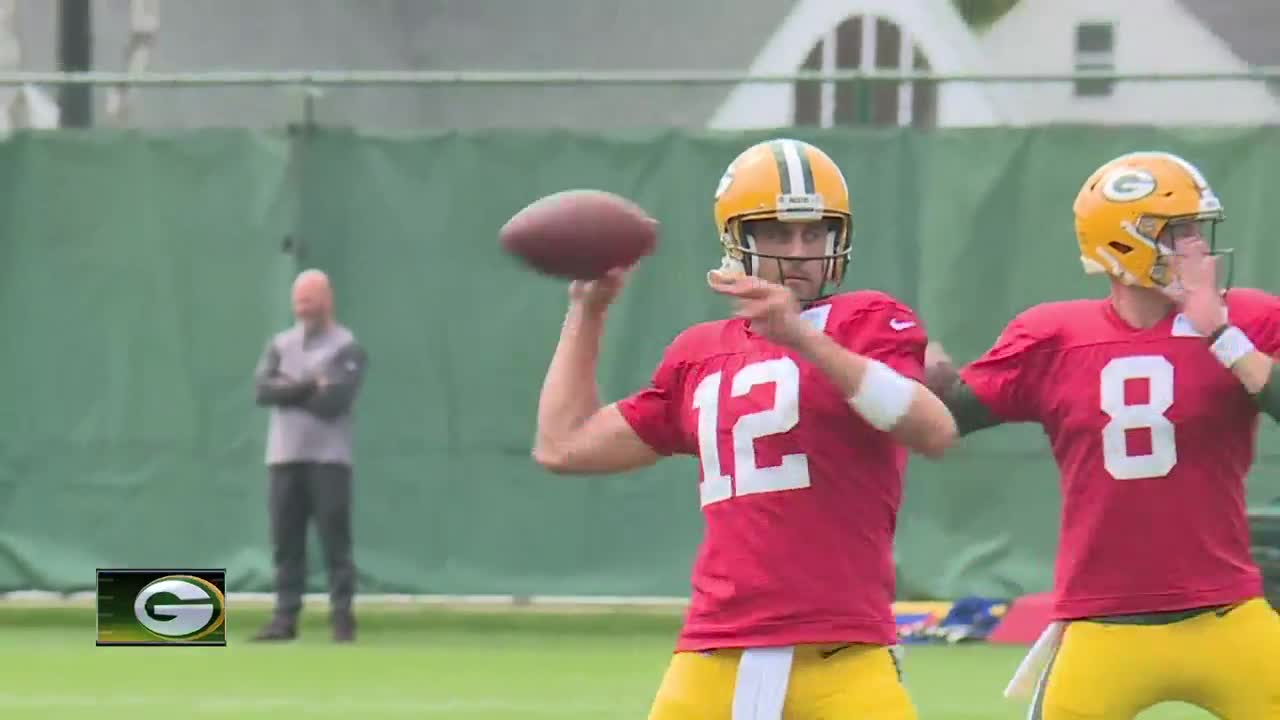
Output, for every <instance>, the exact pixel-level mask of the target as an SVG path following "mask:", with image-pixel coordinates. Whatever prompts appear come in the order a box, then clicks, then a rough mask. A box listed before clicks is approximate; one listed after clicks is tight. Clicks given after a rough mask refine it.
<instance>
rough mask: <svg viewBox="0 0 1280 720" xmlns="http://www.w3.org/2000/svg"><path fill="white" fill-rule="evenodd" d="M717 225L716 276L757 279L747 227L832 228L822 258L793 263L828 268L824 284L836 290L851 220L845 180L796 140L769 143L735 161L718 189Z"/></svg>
mask: <svg viewBox="0 0 1280 720" xmlns="http://www.w3.org/2000/svg"><path fill="white" fill-rule="evenodd" d="M714 214H715V222H716V232H717V234H718V235H719V239H720V246H721V248H722V250H723V251H724V256H723V259H722V262H721V266H720V268H719V270H720V271H721V272H737V273H744V274H748V275H756V274H758V273H759V268H760V260H761V258H774V257H775V256H772V255H762V254H760V253H759V252H757V251H756V247H755V241H754V240H753V238H752V237H751V233H750V232H748V230H749V227H750V226H749V223H750V222H751V221H753V220H780V221H783V222H789V221H791V222H795V221H814V220H826V221H828V223H829V224H830V229H829V230H828V233H827V244H826V249H825V252H824V253H823V254H822V255H816V256H813V257H804V258H788V259H791V260H814V261H822V262H824V263H826V274H825V277H826V280H827V282H829V283H831V284H832V285H839V284H840V281H841V280H843V279H844V272H845V268H846V267H847V266H848V263H849V253H850V234H851V231H850V227H851V217H850V210H849V188H848V186H847V185H846V184H845V180H844V175H843V174H842V173H841V172H840V168H839V167H837V166H836V164H835V162H834V161H832V160H831V158H830V157H828V156H827V154H826V153H824V152H823V151H821V150H819V149H818V148H816V147H814V146H813V145H810V144H809V143H806V142H802V141H800V140H789V139H785V138H782V139H776V140H768V141H765V142H762V143H759V144H756V145H753V146H751V147H749V148H747V149H746V150H745V151H743V152H742V154H740V155H738V157H737V158H735V159H734V161H733V162H732V163H730V164H729V167H728V169H726V170H725V173H724V175H723V176H722V177H721V178H720V183H719V185H718V186H717V187H716V194H715V207H714Z"/></svg>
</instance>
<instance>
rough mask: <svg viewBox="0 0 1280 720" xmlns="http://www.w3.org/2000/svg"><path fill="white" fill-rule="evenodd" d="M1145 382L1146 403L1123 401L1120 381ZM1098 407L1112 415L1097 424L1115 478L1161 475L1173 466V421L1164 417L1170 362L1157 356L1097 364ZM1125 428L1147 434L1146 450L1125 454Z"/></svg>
mask: <svg viewBox="0 0 1280 720" xmlns="http://www.w3.org/2000/svg"><path fill="white" fill-rule="evenodd" d="M1128 380H1145V381H1146V383H1147V388H1148V391H1147V393H1148V394H1147V401H1146V402H1143V403H1126V402H1125V387H1124V386H1125V382H1126V381H1128ZM1099 398H1100V399H1101V401H1102V411H1103V412H1104V413H1106V414H1107V417H1109V418H1111V420H1110V422H1108V423H1107V424H1106V425H1105V426H1104V427H1103V428H1102V458H1103V464H1104V466H1105V467H1106V469H1107V472H1108V473H1111V476H1112V477H1114V478H1115V479H1117V480H1140V479H1142V478H1154V477H1164V476H1165V475H1168V474H1169V471H1171V470H1173V466H1174V465H1177V464H1178V447H1177V445H1176V443H1175V441H1174V434H1173V423H1172V422H1171V421H1170V420H1169V418H1168V416H1167V415H1165V413H1167V412H1168V411H1169V408H1170V407H1172V406H1173V363H1170V362H1169V361H1168V360H1167V359H1166V358H1164V357H1162V356H1160V355H1134V356H1132V357H1122V358H1116V359H1114V360H1112V361H1111V362H1109V363H1107V364H1106V366H1105V367H1103V368H1102V386H1101V388H1100V392H1099ZM1129 430H1147V431H1149V432H1150V433H1151V452H1149V453H1145V454H1143V455H1130V454H1129V444H1128V441H1127V438H1126V437H1125V433H1126V431H1129Z"/></svg>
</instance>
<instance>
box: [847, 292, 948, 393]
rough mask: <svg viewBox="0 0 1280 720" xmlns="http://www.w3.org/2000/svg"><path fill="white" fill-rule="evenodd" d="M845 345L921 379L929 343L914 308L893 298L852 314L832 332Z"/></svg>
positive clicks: (908, 375) (907, 374)
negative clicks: (925, 350)
mask: <svg viewBox="0 0 1280 720" xmlns="http://www.w3.org/2000/svg"><path fill="white" fill-rule="evenodd" d="M831 334H832V337H833V338H835V340H836V342H838V343H840V344H841V345H842V346H843V347H844V348H845V349H847V350H851V351H853V352H856V353H858V354H860V355H865V356H866V357H869V358H871V359H873V360H879V361H880V362H882V363H884V364H885V365H888V366H889V367H891V368H893V369H894V370H897V371H898V372H900V373H902V374H903V375H905V376H906V377H909V378H911V379H912V380H915V381H917V382H924V349H925V346H926V345H928V344H929V336H928V335H927V334H926V333H925V329H924V324H923V323H921V322H920V318H918V317H917V316H916V313H915V311H914V310H912V309H911V308H910V307H908V306H907V305H905V304H903V303H901V302H898V301H897V300H894V299H892V298H888V297H885V299H884V300H882V301H879V302H876V303H875V304H874V305H871V306H869V307H867V308H866V309H864V310H862V311H860V312H856V313H853V314H851V315H850V316H849V317H848V318H847V319H845V320H844V321H842V322H841V323H840V324H838V325H837V326H836V327H835V328H834V329H833V332H832V333H831Z"/></svg>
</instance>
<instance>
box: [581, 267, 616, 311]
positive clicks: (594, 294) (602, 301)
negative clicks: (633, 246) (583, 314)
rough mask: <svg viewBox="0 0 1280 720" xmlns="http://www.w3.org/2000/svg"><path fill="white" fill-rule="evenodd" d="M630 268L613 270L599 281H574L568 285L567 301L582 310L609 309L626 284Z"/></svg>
mask: <svg viewBox="0 0 1280 720" xmlns="http://www.w3.org/2000/svg"><path fill="white" fill-rule="evenodd" d="M629 272H630V268H614V269H613V270H610V271H609V272H607V273H605V275H604V277H602V278H600V279H599V280H574V281H572V282H570V283H569V301H570V302H572V303H574V304H577V305H580V306H582V307H583V309H586V310H591V311H594V312H600V311H602V310H604V309H605V308H607V307H609V305H610V304H612V303H613V301H614V300H616V299H617V298H618V293H620V292H622V286H623V285H626V284H627V274H628V273H629Z"/></svg>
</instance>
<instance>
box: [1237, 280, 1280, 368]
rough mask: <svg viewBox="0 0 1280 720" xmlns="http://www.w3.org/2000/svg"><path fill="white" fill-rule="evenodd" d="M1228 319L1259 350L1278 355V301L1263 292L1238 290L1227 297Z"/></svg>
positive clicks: (1279, 306)
mask: <svg viewBox="0 0 1280 720" xmlns="http://www.w3.org/2000/svg"><path fill="white" fill-rule="evenodd" d="M1227 307H1228V313H1229V317H1230V319H1231V322H1232V323H1233V324H1236V325H1237V326H1238V327H1239V328H1240V329H1241V330H1243V331H1244V334H1245V335H1247V336H1249V339H1250V340H1251V341H1253V345H1254V347H1256V348H1258V350H1260V351H1262V352H1264V353H1266V354H1268V355H1271V356H1272V357H1275V356H1277V355H1280V298H1278V297H1276V296H1275V295H1272V294H1271V293H1268V292H1263V291H1262V290H1255V289H1253V288H1238V289H1235V290H1232V291H1231V292H1230V293H1228V295H1227Z"/></svg>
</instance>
